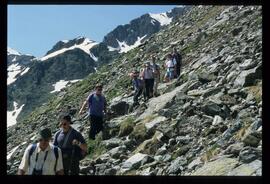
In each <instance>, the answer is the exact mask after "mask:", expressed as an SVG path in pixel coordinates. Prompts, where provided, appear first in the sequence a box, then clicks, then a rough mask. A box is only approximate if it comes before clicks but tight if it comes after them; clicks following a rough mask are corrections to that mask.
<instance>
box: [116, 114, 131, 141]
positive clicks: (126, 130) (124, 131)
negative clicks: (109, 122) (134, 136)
mask: <svg viewBox="0 0 270 184" xmlns="http://www.w3.org/2000/svg"><path fill="white" fill-rule="evenodd" d="M134 121H135V118H134V117H133V116H129V117H127V118H126V119H124V120H123V122H122V123H121V125H120V131H119V135H118V136H119V137H123V136H127V135H129V134H130V133H131V132H132V131H133V127H134Z"/></svg>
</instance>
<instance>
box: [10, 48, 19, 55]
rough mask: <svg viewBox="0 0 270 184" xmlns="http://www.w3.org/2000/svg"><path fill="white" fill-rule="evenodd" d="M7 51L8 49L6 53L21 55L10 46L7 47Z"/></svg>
mask: <svg viewBox="0 0 270 184" xmlns="http://www.w3.org/2000/svg"><path fill="white" fill-rule="evenodd" d="M7 51H8V54H13V55H18V56H20V55H21V53H19V52H18V51H16V50H14V49H12V48H10V47H8V48H7Z"/></svg>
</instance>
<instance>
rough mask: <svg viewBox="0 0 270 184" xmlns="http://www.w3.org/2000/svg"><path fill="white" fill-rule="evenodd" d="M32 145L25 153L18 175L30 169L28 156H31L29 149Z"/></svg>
mask: <svg viewBox="0 0 270 184" xmlns="http://www.w3.org/2000/svg"><path fill="white" fill-rule="evenodd" d="M30 147H31V146H28V147H27V148H26V150H25V152H24V154H23V157H22V161H21V163H20V166H19V169H18V173H17V174H18V175H25V174H26V171H27V170H28V167H29V165H28V158H29V150H30Z"/></svg>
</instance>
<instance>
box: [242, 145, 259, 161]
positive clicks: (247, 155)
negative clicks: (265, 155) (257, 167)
mask: <svg viewBox="0 0 270 184" xmlns="http://www.w3.org/2000/svg"><path fill="white" fill-rule="evenodd" d="M261 157H262V151H261V150H259V149H256V148H253V147H249V146H248V147H244V148H243V149H242V150H241V151H240V153H239V161H241V162H243V163H250V162H252V161H254V160H257V159H260V160H261Z"/></svg>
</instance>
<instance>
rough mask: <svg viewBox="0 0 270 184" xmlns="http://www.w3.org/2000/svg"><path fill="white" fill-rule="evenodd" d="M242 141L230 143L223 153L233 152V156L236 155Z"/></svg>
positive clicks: (241, 146) (242, 145) (241, 145)
mask: <svg viewBox="0 0 270 184" xmlns="http://www.w3.org/2000/svg"><path fill="white" fill-rule="evenodd" d="M243 147H244V144H243V143H235V144H232V145H230V146H229V147H228V148H227V149H226V150H225V151H224V153H225V154H233V155H234V156H238V155H239V153H240V151H241V150H242V149H243Z"/></svg>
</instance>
